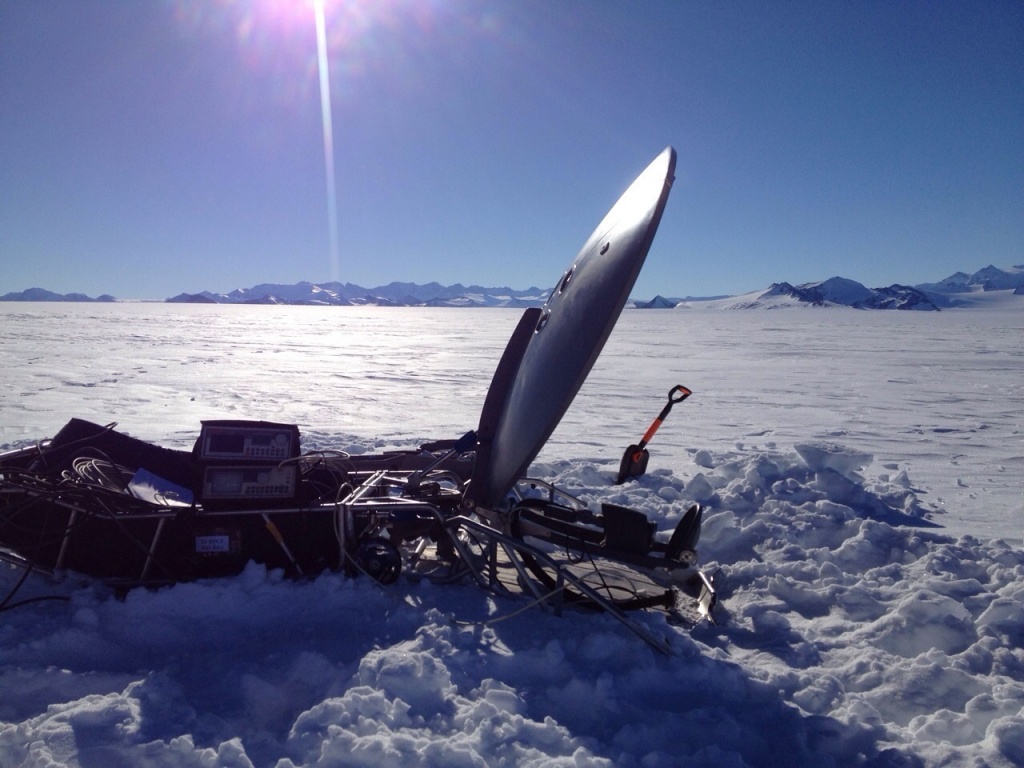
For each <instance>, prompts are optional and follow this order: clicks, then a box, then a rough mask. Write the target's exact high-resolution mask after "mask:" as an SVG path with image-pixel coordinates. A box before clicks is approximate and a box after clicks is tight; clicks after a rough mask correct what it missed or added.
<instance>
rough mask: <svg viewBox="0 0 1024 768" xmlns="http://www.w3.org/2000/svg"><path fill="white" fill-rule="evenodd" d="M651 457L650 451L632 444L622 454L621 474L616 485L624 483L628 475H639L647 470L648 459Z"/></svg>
mask: <svg viewBox="0 0 1024 768" xmlns="http://www.w3.org/2000/svg"><path fill="white" fill-rule="evenodd" d="M650 458H651V454H650V452H649V451H648V450H647V449H646V448H641V447H640V446H639V445H631V446H629V448H627V449H626V452H625V453H624V454H622V461H620V462H619V476H618V478H616V480H615V484H616V485H622V484H623V483H624V482H625V481H626V478H628V477H639V476H640V475H642V474H643V473H644V472H646V471H647V461H648V460H649V459H650Z"/></svg>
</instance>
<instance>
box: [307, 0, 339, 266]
mask: <svg viewBox="0 0 1024 768" xmlns="http://www.w3.org/2000/svg"><path fill="white" fill-rule="evenodd" d="M313 13H314V14H315V16H316V60H317V69H318V70H319V73H320V114H321V119H322V121H323V129H324V173H325V176H326V181H327V234H328V242H329V247H330V256H331V279H332V280H335V281H337V280H339V279H340V278H341V263H340V262H341V259H340V255H339V253H338V190H337V183H336V180H335V177H334V123H333V121H332V120H331V80H330V63H329V62H328V59H327V29H326V24H325V22H324V0H313Z"/></svg>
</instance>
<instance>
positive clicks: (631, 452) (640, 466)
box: [615, 384, 693, 485]
mask: <svg viewBox="0 0 1024 768" xmlns="http://www.w3.org/2000/svg"><path fill="white" fill-rule="evenodd" d="M692 394H693V392H691V391H690V390H688V389H687V388H686V387H684V386H683V385H682V384H677V385H676V386H674V387H672V389H670V390H669V391H668V402H667V403H666V404H665V407H664V408H662V409H661V413H659V414H658V417H657V418H656V419H655V420H654V421H652V422H651V426H649V427H648V428H647V432H646V433H644V436H643V439H641V440H640V442H639V443H638V444H637V445H631V446H629V448H627V449H626V452H625V453H624V454H622V461H620V462H619V476H618V478H617V479H616V480H615V484H616V485H621V484H622V483H623V482H625V480H626V478H628V477H639V476H640V475H642V474H643V473H644V472H646V471H647V460H648V459H649V458H650V454H649V453H648V452H647V448H646V447H645V446H646V445H647V443H649V442H650V441H651V438H652V437H654V433H655V432H657V431H658V427H660V426H661V422H663V421H664V420H665V417H666V416H668V412H669V411H671V410H672V406H673V405H675V404H676V403H681V402H683V400H685V399H686V398H688V397H689V396H690V395H692Z"/></svg>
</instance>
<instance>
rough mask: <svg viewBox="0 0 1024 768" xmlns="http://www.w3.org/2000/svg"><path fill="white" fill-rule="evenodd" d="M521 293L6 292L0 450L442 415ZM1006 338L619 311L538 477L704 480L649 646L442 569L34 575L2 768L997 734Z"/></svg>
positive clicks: (857, 761) (889, 748) (885, 318)
mask: <svg viewBox="0 0 1024 768" xmlns="http://www.w3.org/2000/svg"><path fill="white" fill-rule="evenodd" d="M517 319H518V313H517V312H515V311H511V310H509V311H505V310H415V309H376V308H367V309H358V308H306V307H200V306H183V305H175V306H170V307H168V306H163V305H103V306H99V305H39V306H32V307H25V306H20V305H19V306H12V307H5V308H4V313H3V322H2V323H0V364H2V365H3V370H4V383H5V387H4V388H3V391H2V392H0V446H3V447H16V446H20V445H24V444H27V443H30V442H32V441H34V440H37V439H40V438H43V437H46V436H50V435H52V434H54V433H55V432H56V431H57V430H58V429H59V428H60V427H61V426H62V425H63V424H64V423H65V422H66V421H67V420H68V419H69V418H70V417H72V416H78V417H81V418H87V419H90V420H93V421H97V422H108V421H118V422H119V424H120V429H122V430H124V431H127V432H129V433H131V434H133V435H135V436H137V437H141V438H144V439H147V440H152V441H155V442H159V443H160V444H163V445H168V446H174V447H189V446H191V444H192V442H193V441H194V440H195V437H196V435H197V434H198V428H199V422H200V421H201V420H202V419H213V418H253V419H259V418H269V419H273V420H276V421H287V422H294V423H297V424H299V425H300V428H301V430H302V433H303V440H304V448H306V449H310V448H326V447H331V448H340V449H343V450H348V451H367V450H379V449H381V448H385V447H392V446H403V447H407V446H408V445H410V444H415V443H417V442H418V441H420V440H422V439H426V438H438V437H456V436H458V435H460V434H462V432H464V431H465V430H466V429H468V428H471V427H473V426H475V422H476V417H477V414H478V411H479V408H480V405H481V404H482V402H483V396H484V393H485V391H486V387H487V384H488V381H489V378H490V375H491V373H492V371H493V368H494V366H495V365H496V363H497V359H498V357H499V356H500V352H501V349H502V347H503V345H504V342H505V340H506V338H507V336H508V335H509V334H510V333H511V330H512V328H513V327H514V325H515V322H516V320H517ZM1022 360H1024V313H1020V312H1017V311H1002V310H997V309H993V310H965V311H949V312H942V313H898V312H876V313H868V312H855V311H838V312H836V311H831V310H829V311H825V312H824V313H821V312H818V313H815V312H808V311H803V310H799V311H776V312H771V313H764V312H747V313H732V312H717V311H710V310H708V311H701V310H675V311H651V312H645V311H630V312H626V313H625V314H624V315H623V318H622V320H621V321H620V324H619V327H618V328H617V329H616V331H615V333H614V334H613V335H612V338H611V340H610V341H609V345H608V347H607V348H606V351H605V354H604V355H603V356H602V357H601V358H600V359H599V361H598V364H597V366H596V367H595V369H594V371H593V373H592V375H591V377H590V379H589V380H588V382H587V384H586V385H584V388H583V389H582V390H581V392H580V395H579V397H578V398H577V400H576V403H575V404H574V405H573V407H572V408H571V409H570V411H569V412H568V413H567V414H566V418H565V420H564V421H563V423H562V425H561V426H560V427H559V429H558V430H556V432H555V434H554V435H553V436H552V440H551V441H550V442H549V444H548V446H547V448H545V450H544V451H543V452H542V454H541V455H540V456H539V457H538V460H537V462H536V463H535V466H534V471H533V473H534V474H536V475H539V476H542V477H545V478H546V479H550V480H553V481H555V482H556V483H557V484H558V485H560V486H561V487H564V488H565V489H566V490H569V491H571V492H573V493H576V494H578V495H580V496H581V497H582V498H584V500H587V501H607V502H612V503H619V504H625V505H628V506H631V507H633V508H636V509H640V510H642V511H644V512H645V513H646V514H647V515H648V516H649V517H650V518H651V519H653V520H656V521H657V522H658V523H659V528H661V529H662V530H664V529H666V528H670V527H671V526H673V525H674V523H675V522H676V521H677V520H678V518H679V517H680V516H681V515H682V513H683V511H684V510H685V509H686V508H687V507H688V506H689V504H690V503H692V501H701V502H702V503H705V504H706V505H707V506H708V510H707V513H706V517H705V528H704V532H703V535H702V537H701V553H702V556H703V558H704V560H705V563H704V565H705V566H706V567H708V568H710V569H711V570H714V569H715V568H716V567H720V568H721V569H722V573H723V575H724V577H725V584H726V588H725V594H724V597H723V602H722V611H721V612H722V619H723V623H722V624H721V625H720V626H701V627H698V628H696V629H693V630H686V629H684V628H682V627H675V626H670V625H668V624H667V623H665V621H664V619H663V618H662V617H661V616H660V615H656V614H650V615H643V616H642V617H641V621H643V622H644V623H645V624H646V625H647V626H648V627H649V628H650V629H651V630H653V631H656V632H659V633H663V634H665V635H666V636H667V637H668V638H669V640H670V642H671V644H672V646H673V648H674V651H675V653H674V655H673V656H671V657H669V658H666V657H663V656H661V655H659V654H657V653H656V652H655V651H653V650H652V649H651V648H649V647H647V646H646V645H644V644H643V643H641V642H639V641H638V640H637V639H636V638H635V636H634V635H632V634H631V633H629V632H628V631H627V630H626V629H625V628H623V627H622V626H621V625H619V624H618V623H617V622H615V621H614V620H612V619H610V618H608V617H605V616H601V615H594V614H572V613H570V614H565V615H563V616H562V617H556V616H553V615H550V614H548V613H544V612H541V611H540V610H537V609H533V610H530V611H528V612H525V613H519V614H515V612H516V611H517V610H518V609H520V608H521V607H522V606H521V604H519V603H516V602H511V601H504V600H502V599H498V598H494V597H493V596H490V595H488V594H486V593H484V592H483V591H481V590H479V589H478V588H476V587H473V586H470V585H465V586H448V587H441V586H433V585H429V584H420V585H411V584H406V583H404V582H400V583H399V584H396V585H393V586H391V587H387V588H381V587H379V586H377V585H375V584H373V583H371V582H369V581H367V580H348V581H346V580H344V579H343V578H342V577H341V576H339V575H336V574H325V575H322V576H320V577H319V578H317V579H315V580H313V581H308V582H301V583H299V582H289V581H286V580H284V579H283V578H282V577H281V575H280V574H279V573H276V572H269V573H268V572H267V571H266V570H265V569H263V568H260V567H258V566H250V567H249V568H247V570H246V571H245V572H244V573H243V574H241V575H240V576H238V577H236V578H232V579H222V580H211V581H204V582H197V583H192V584H181V585H178V586H175V587H173V588H169V589H163V590H159V591H153V592H147V591H141V590H139V591H134V592H132V593H130V594H129V595H128V596H127V597H126V598H125V599H120V600H119V599H116V598H115V597H114V596H112V595H111V594H109V593H108V592H107V591H106V590H104V589H103V588H102V587H100V586H98V585H96V584H95V583H91V582H89V581H87V580H83V579H78V578H74V577H70V576H69V577H67V578H66V579H65V580H64V581H63V582H61V583H57V584H54V583H51V582H49V581H47V580H44V579H42V578H32V579H29V581H28V582H27V583H26V584H25V586H24V587H23V588H22V590H21V591H20V592H19V593H18V595H17V598H16V599H18V600H21V599H25V598H27V597H33V596H49V595H63V596H66V597H68V598H69V601H68V602H53V601H49V602H39V603H32V604H30V605H26V606H24V607H21V608H18V609H15V610H12V611H8V612H4V613H2V614H0V617H2V618H0V691H2V695H0V765H2V766H5V768H6V766H29V765H32V766H35V765H47V766H92V765H104V766H107V765H109V766H120V765H124V766H127V765H132V766H249V765H254V766H275V767H276V768H291V766H327V765H331V766H335V765H423V766H427V765H445V766H459V765H467V766H478V765H574V766H576V765H596V766H602V765H606V766H611V765H616V766H618V765H625V766H701V768H708V766H772V765H780V764H785V765H788V766H822V765H873V766H895V765H909V766H914V765H918V766H921V765H927V766H940V765H988V766H996V767H999V766H1012V765H1019V764H1021V762H1022V761H1024V726H1022V725H1021V723H1022V722H1024V719H1022V718H1024V553H1022V551H1021V543H1020V537H1021V522H1022V516H1024V509H1022V495H1021V494H1022V484H1021V481H1020V476H1021V474H1022V473H1021V469H1022V466H1024V444H1022V418H1024V416H1022V414H1024V408H1022V405H1024V397H1022V395H1024V383H1022V378H1021V376H1020V370H1021V363H1022ZM676 384H685V385H686V386H688V387H690V388H691V389H693V390H694V395H693V396H692V397H691V398H689V399H688V400H687V401H686V402H685V404H681V405H679V406H677V407H676V408H675V409H674V410H673V411H672V413H671V414H670V415H669V417H668V418H667V419H666V421H665V423H664V424H663V425H662V427H661V429H660V430H659V431H658V433H657V435H656V436H655V437H654V439H653V440H652V441H651V445H650V446H649V448H650V451H651V461H650V465H649V468H648V472H647V474H646V475H644V476H642V477H640V478H638V479H636V480H631V481H629V482H627V483H626V484H624V485H622V486H616V485H614V484H613V480H614V478H615V474H616V472H617V469H618V461H619V458H620V457H621V455H622V451H623V450H624V449H625V447H626V446H627V445H629V444H630V443H634V442H636V440H637V439H638V438H639V437H640V436H641V434H642V433H643V431H644V430H645V429H646V427H647V426H648V424H649V423H650V420H651V419H652V418H653V416H655V415H656V414H657V412H658V411H659V410H660V408H661V406H662V405H663V404H664V400H665V396H666V394H667V392H668V390H669V389H670V388H671V387H673V386H674V385H676ZM19 577H20V572H18V571H17V570H15V569H13V568H10V567H8V566H3V567H2V569H0V599H2V595H4V594H6V593H7V591H8V590H9V589H10V588H11V587H13V586H14V584H15V583H16V581H17V579H18V578H19ZM513 614H515V615H513ZM488 621H490V622H491V623H484V622H488ZM780 761H784V762H780Z"/></svg>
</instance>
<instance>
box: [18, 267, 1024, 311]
mask: <svg viewBox="0 0 1024 768" xmlns="http://www.w3.org/2000/svg"><path fill="white" fill-rule="evenodd" d="M991 291H1008V292H1013V293H1014V294H1015V295H1021V296H1024V265H1017V266H1014V267H1011V268H1010V269H1008V270H1003V269H999V268H998V267H994V266H988V267H985V268H984V269H981V270H979V271H977V272H975V273H974V274H971V275H969V274H967V273H966V272H957V273H955V274H953V275H950V276H949V277H947V278H946V279H945V280H940V281H939V282H937V283H922V284H920V285H916V286H908V285H898V284H896V285H890V286H888V287H887V288H866V287H865V286H863V285H862V284H861V283H858V282H855V281H854V280H849V279H847V278H843V277H833V278H830V279H828V280H824V281H822V282H817V283H802V284H800V285H795V286H794V285H791V284H790V283H785V282H782V283H773V284H772V285H771V286H770V287H769V288H768V289H767V290H762V291H753V292H751V293H748V294H744V295H741V296H716V297H707V298H693V297H687V298H685V299H684V298H666V297H663V296H656V297H655V298H653V299H651V300H650V301H638V300H635V299H634V300H631V302H630V305H631V306H635V307H637V308H639V309H673V308H677V307H692V306H697V305H705V306H714V307H716V308H721V309H772V308H777V307H791V306H816V307H829V306H846V307H855V308H857V309H914V310H931V311H937V310H939V309H943V308H946V307H955V306H959V305H962V304H965V303H967V302H966V301H965V299H966V295H967V294H972V293H973V294H977V293H985V292H991ZM548 293H549V291H547V290H542V289H540V288H527V289H526V290H515V289H513V288H507V287H503V288H483V287H481V286H477V285H471V286H464V285H461V284H455V285H447V286H445V285H441V284H440V283H427V284H426V285H419V284H417V283H400V282H394V283H388V284H387V285H381V286H377V287H376V288H363V287H362V286H358V285H353V284H352V283H338V282H330V283H309V282H301V283H296V284H295V285H280V284H276V283H263V284H260V285H255V286H253V287H252V288H240V289H238V290H235V291H232V292H231V293H226V294H225V293H211V292H210V291H202V292H201V293H182V294H179V295H177V296H174V297H172V298H169V299H166V300H165V301H167V302H170V303H178V304H306V305H324V306H402V307H408V306H417V307H422V306H426V307H537V306H541V305H542V304H543V303H544V301H545V299H546V298H547V295H548ZM0 301H74V302H81V301H93V302H116V301H118V299H116V298H114V297H113V296H109V295H106V294H105V295H103V296H99V297H97V298H95V299H93V298H90V297H88V296H86V295H84V294H80V293H68V294H58V293H53V292H51V291H47V290H44V289H42V288H30V289H29V290H27V291H21V292H20V293H8V294H6V295H4V296H0Z"/></svg>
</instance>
